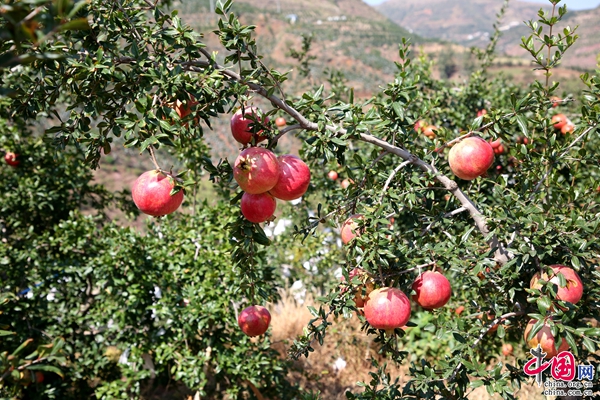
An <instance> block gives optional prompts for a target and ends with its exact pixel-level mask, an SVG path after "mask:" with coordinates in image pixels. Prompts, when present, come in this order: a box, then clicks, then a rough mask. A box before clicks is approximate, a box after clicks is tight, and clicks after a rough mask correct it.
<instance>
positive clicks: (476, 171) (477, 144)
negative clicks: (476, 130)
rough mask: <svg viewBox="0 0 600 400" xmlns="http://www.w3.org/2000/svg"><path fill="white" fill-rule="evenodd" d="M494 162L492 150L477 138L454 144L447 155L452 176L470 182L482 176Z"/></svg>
mask: <svg viewBox="0 0 600 400" xmlns="http://www.w3.org/2000/svg"><path fill="white" fill-rule="evenodd" d="M493 162H494V149H493V148H492V146H491V145H490V144H489V143H488V142H486V141H485V140H483V139H482V138H480V137H478V136H470V137H468V138H466V139H463V140H462V141H460V142H459V143H457V144H455V145H454V147H452V148H451V149H450V152H449V153H448V163H449V164H450V169H451V170H452V172H453V173H454V175H456V176H458V177H459V178H461V179H464V180H467V181H470V180H473V179H475V178H477V177H479V176H481V175H483V174H484V173H485V172H486V171H487V169H488V168H489V167H490V166H491V165H492V163H493Z"/></svg>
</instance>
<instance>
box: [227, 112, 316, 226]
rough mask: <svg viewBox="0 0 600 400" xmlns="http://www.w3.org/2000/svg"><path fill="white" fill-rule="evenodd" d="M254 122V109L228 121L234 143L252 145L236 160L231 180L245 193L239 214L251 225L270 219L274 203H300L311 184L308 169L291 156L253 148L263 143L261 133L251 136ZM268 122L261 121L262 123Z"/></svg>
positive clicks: (257, 114) (275, 206)
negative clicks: (251, 223)
mask: <svg viewBox="0 0 600 400" xmlns="http://www.w3.org/2000/svg"><path fill="white" fill-rule="evenodd" d="M247 117H248V118H247ZM257 118H259V110H258V109H256V108H242V109H240V110H238V111H237V112H236V113H235V114H234V115H233V117H232V118H231V134H232V135H233V137H234V138H235V140H237V141H238V142H239V143H241V144H243V145H251V146H250V147H248V148H246V149H245V150H243V151H242V152H241V153H240V155H239V156H238V157H237V159H236V160H235V163H234V165H233V177H234V179H235V181H236V182H237V183H238V185H239V186H240V188H241V189H242V190H243V191H244V194H243V195H242V200H241V203H240V206H241V209H242V214H243V215H244V217H245V218H246V219H247V220H248V221H250V222H254V223H260V222H265V221H268V220H270V219H272V217H273V214H274V213H275V209H276V208H277V202H276V201H275V199H280V200H286V201H290V200H296V199H299V198H300V197H302V195H304V193H305V192H306V190H307V189H308V185H309V184H310V169H309V168H308V166H307V165H306V164H305V163H304V161H302V160H301V159H300V158H299V157H297V156H295V155H292V154H284V155H281V156H279V157H277V156H276V155H275V154H274V153H273V152H272V151H270V150H268V149H265V148H262V147H257V146H256V144H258V143H259V142H261V141H263V140H265V139H266V136H263V135H262V133H263V131H258V132H256V133H253V132H252V129H251V128H250V125H251V124H253V123H254V122H255V121H256V120H257ZM267 122H268V119H266V118H264V119H263V123H267ZM255 130H256V129H255Z"/></svg>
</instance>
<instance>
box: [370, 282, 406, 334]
mask: <svg viewBox="0 0 600 400" xmlns="http://www.w3.org/2000/svg"><path fill="white" fill-rule="evenodd" d="M364 311H365V318H366V319H367V321H368V322H369V324H371V326H372V327H373V328H375V329H385V330H388V331H389V330H394V329H396V328H400V327H402V326H404V325H406V323H407V322H408V320H409V319H410V300H408V297H406V295H405V294H404V292H402V291H401V290H400V289H396V288H390V287H383V288H380V289H375V290H373V291H372V292H371V293H369V296H368V297H367V301H366V302H365V310H364Z"/></svg>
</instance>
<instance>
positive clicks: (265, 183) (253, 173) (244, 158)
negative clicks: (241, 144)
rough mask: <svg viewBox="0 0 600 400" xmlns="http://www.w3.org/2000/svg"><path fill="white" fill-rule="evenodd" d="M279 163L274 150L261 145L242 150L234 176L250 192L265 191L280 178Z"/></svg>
mask: <svg viewBox="0 0 600 400" xmlns="http://www.w3.org/2000/svg"><path fill="white" fill-rule="evenodd" d="M279 174H280V171H279V163H278V162H277V156H275V154H273V152H271V151H269V150H267V149H263V148H260V147H249V148H247V149H246V150H244V151H242V152H241V153H240V155H239V156H238V158H237V159H236V160H235V163H234V165H233V177H234V178H235V180H236V182H237V183H238V185H240V187H241V188H242V190H243V191H244V192H246V193H250V194H259V193H265V192H268V191H269V190H271V189H273V187H274V186H275V185H276V184H277V181H278V180H279Z"/></svg>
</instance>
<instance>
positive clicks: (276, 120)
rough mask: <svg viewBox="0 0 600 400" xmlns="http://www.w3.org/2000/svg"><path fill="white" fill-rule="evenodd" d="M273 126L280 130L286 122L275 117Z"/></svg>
mask: <svg viewBox="0 0 600 400" xmlns="http://www.w3.org/2000/svg"><path fill="white" fill-rule="evenodd" d="M275 125H277V126H278V127H280V128H283V127H284V126H286V125H287V122H286V121H285V118H283V117H277V118H276V119H275Z"/></svg>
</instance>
